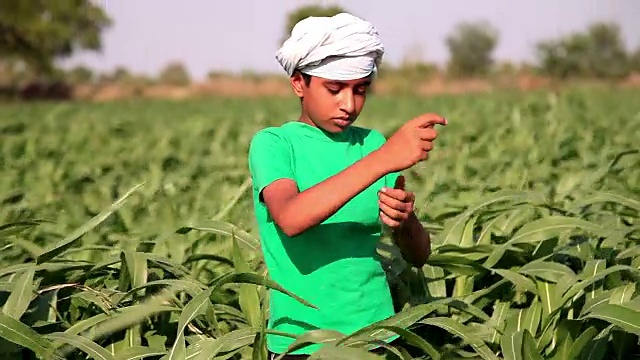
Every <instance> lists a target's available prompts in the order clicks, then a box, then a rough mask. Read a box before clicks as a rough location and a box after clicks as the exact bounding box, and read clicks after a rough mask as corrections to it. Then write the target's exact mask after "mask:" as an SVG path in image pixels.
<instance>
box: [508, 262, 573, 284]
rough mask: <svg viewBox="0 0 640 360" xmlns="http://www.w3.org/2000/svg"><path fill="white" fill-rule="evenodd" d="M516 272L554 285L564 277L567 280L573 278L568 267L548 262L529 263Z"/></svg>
mask: <svg viewBox="0 0 640 360" xmlns="http://www.w3.org/2000/svg"><path fill="white" fill-rule="evenodd" d="M518 272H519V273H521V274H525V275H529V276H532V277H537V278H540V279H542V280H545V281H549V282H554V283H555V282H558V280H560V279H562V278H565V277H566V276H568V278H569V279H572V278H575V273H574V272H573V271H572V270H571V269H570V268H569V267H568V266H566V265H562V264H560V263H557V262H550V261H533V262H530V263H528V264H526V265H524V266H522V267H521V268H520V270H518ZM565 279H566V278H565Z"/></svg>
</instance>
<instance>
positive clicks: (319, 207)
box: [275, 151, 389, 236]
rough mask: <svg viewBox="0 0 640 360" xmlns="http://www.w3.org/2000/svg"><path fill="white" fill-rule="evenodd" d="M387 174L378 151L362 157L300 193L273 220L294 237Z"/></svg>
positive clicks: (334, 211)
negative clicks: (277, 217)
mask: <svg viewBox="0 0 640 360" xmlns="http://www.w3.org/2000/svg"><path fill="white" fill-rule="evenodd" d="M388 172H389V170H388V169H387V167H386V166H385V165H384V162H383V161H382V159H380V158H379V155H378V152H377V151H374V152H373V153H371V154H369V155H367V156H365V157H364V158H363V159H362V160H359V161H357V162H356V163H354V164H353V165H351V166H349V167H348V168H346V169H345V170H343V171H341V172H340V173H338V174H336V175H334V176H332V177H330V178H328V179H326V180H324V181H322V182H320V183H318V184H316V185H314V186H313V187H311V188H309V189H306V190H305V191H302V192H300V193H299V194H297V195H296V196H294V197H292V198H291V199H290V200H289V201H287V202H286V205H284V207H283V210H282V211H281V212H280V216H279V219H275V220H276V222H277V223H278V225H279V226H280V228H281V229H282V230H283V231H284V232H285V233H286V234H287V235H288V236H296V235H298V234H300V233H302V232H303V231H305V230H307V229H309V228H311V227H313V226H315V225H318V224H320V223H321V222H323V221H324V220H326V219H327V218H329V217H330V216H331V215H333V214H335V213H336V212H337V211H338V210H339V209H340V208H341V207H342V206H344V205H345V204H346V203H347V202H348V201H349V200H351V199H352V198H353V197H355V196H356V195H357V194H359V193H360V192H362V191H363V190H365V189H366V188H367V187H369V186H371V184H373V183H375V182H376V181H377V180H378V179H380V178H381V177H383V176H384V175H386V174H387V173H388Z"/></svg>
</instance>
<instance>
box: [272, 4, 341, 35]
mask: <svg viewBox="0 0 640 360" xmlns="http://www.w3.org/2000/svg"><path fill="white" fill-rule="evenodd" d="M341 12H346V10H345V9H344V8H342V7H340V6H337V5H332V6H320V5H306V6H301V7H299V8H297V9H295V10H293V11H292V12H290V13H289V14H287V23H286V25H285V29H284V38H282V39H281V40H280V42H281V43H282V42H284V41H285V40H286V39H287V38H288V37H289V35H290V34H291V30H293V27H294V26H295V25H296V23H298V22H299V21H300V20H303V19H306V18H308V17H309V16H334V15H337V14H339V13H341Z"/></svg>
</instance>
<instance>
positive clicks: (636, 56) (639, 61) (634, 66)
mask: <svg viewBox="0 0 640 360" xmlns="http://www.w3.org/2000/svg"><path fill="white" fill-rule="evenodd" d="M629 62H630V68H631V71H635V72H637V73H640V45H638V48H637V49H636V51H634V52H633V54H631V58H630V59H629Z"/></svg>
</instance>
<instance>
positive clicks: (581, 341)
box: [567, 326, 598, 359]
mask: <svg viewBox="0 0 640 360" xmlns="http://www.w3.org/2000/svg"><path fill="white" fill-rule="evenodd" d="M597 334H598V330H596V328H595V327H593V326H589V328H588V329H587V330H586V331H584V332H583V333H582V334H580V336H578V338H577V339H576V341H574V342H573V345H572V346H571V351H570V352H569V356H568V357H567V358H568V359H577V358H578V357H579V356H580V355H581V354H582V353H583V350H584V348H585V347H586V346H587V344H588V343H589V341H591V339H593V338H594V337H595V336H596V335H597Z"/></svg>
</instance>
